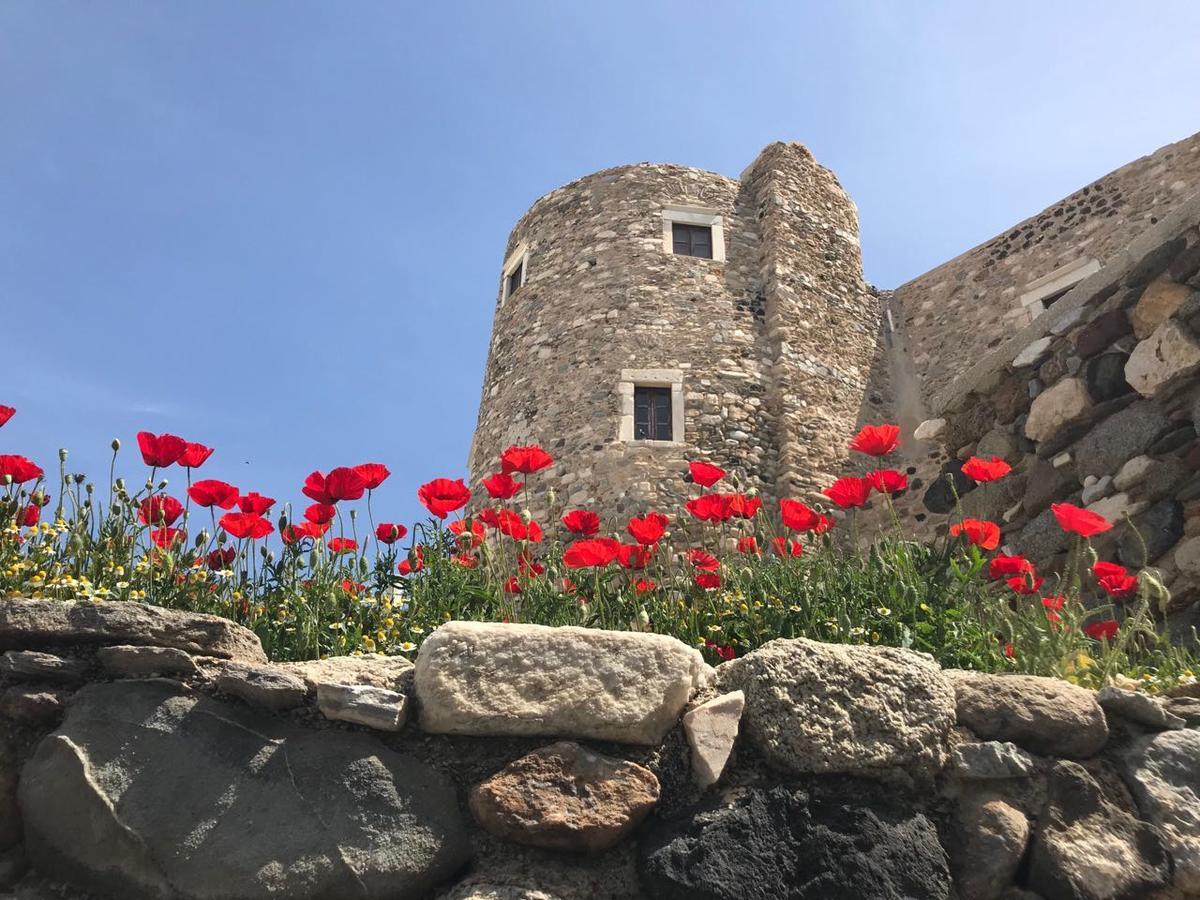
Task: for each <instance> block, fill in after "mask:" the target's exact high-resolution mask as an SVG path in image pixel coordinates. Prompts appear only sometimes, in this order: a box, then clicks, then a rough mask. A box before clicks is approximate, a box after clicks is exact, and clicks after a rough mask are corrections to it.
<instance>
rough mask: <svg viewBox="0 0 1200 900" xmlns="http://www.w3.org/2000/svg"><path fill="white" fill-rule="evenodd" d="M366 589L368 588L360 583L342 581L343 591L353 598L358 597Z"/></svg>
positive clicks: (347, 579)
mask: <svg viewBox="0 0 1200 900" xmlns="http://www.w3.org/2000/svg"><path fill="white" fill-rule="evenodd" d="M366 589H367V586H366V585H365V584H363V583H362V582H360V581H351V580H350V579H349V578H343V579H342V590H343V591H345V592H346V593H347V594H349V595H350V596H351V597H357V596H358V595H359V594H361V593H362V592H363V591H365V590H366Z"/></svg>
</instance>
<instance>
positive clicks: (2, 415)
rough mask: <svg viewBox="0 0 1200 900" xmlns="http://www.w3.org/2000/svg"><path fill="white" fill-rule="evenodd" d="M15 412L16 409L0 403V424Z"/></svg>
mask: <svg viewBox="0 0 1200 900" xmlns="http://www.w3.org/2000/svg"><path fill="white" fill-rule="evenodd" d="M16 414H17V411H16V410H15V409H13V408H12V407H11V406H4V405H0V426H3V425H4V423H5V422H7V421H8V420H9V419H11V418H12V417H13V416H15V415H16Z"/></svg>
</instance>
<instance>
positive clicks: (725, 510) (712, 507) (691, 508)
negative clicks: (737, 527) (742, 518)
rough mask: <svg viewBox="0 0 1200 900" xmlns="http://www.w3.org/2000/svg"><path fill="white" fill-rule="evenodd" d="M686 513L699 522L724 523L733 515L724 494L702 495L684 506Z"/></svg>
mask: <svg viewBox="0 0 1200 900" xmlns="http://www.w3.org/2000/svg"><path fill="white" fill-rule="evenodd" d="M684 506H685V507H687V511H688V512H689V513H691V514H692V515H693V516H694V517H695V518H697V519H699V520H700V521H701V522H725V521H728V520H729V518H730V517H731V516H732V515H733V513H732V512H731V511H730V509H729V498H728V497H726V496H725V495H724V494H704V495H703V496H700V497H696V498H695V499H692V500H689V501H688V502H687V503H685V504H684Z"/></svg>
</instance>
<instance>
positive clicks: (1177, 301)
mask: <svg viewBox="0 0 1200 900" xmlns="http://www.w3.org/2000/svg"><path fill="white" fill-rule="evenodd" d="M1191 294H1192V289H1191V288H1190V287H1188V286H1187V285H1185V284H1176V283H1175V282H1174V281H1171V280H1170V279H1167V278H1156V279H1155V280H1154V281H1152V282H1150V283H1149V284H1148V285H1146V288H1145V290H1143V291H1142V296H1141V297H1139V298H1138V302H1137V304H1136V305H1135V306H1134V307H1133V309H1131V310H1130V311H1129V320H1130V322H1131V323H1132V324H1133V333H1134V334H1135V335H1137V338H1138V340H1145V339H1146V338H1148V337H1149V336H1150V335H1151V334H1153V333H1154V330H1155V329H1156V328H1158V326H1159V325H1161V324H1162V323H1163V322H1165V321H1167V319H1169V318H1171V316H1173V315H1175V311H1176V310H1178V309H1179V307H1181V306H1182V305H1183V304H1184V301H1186V300H1187V299H1188V297H1189V296H1190V295H1191Z"/></svg>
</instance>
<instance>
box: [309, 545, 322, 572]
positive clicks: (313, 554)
mask: <svg viewBox="0 0 1200 900" xmlns="http://www.w3.org/2000/svg"><path fill="white" fill-rule="evenodd" d="M319 558H320V557H318V555H317V549H316V548H315V547H314V548H313V549H312V550H309V551H308V567H309V568H310V569H315V568H316V567H317V560H318V559H319Z"/></svg>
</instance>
